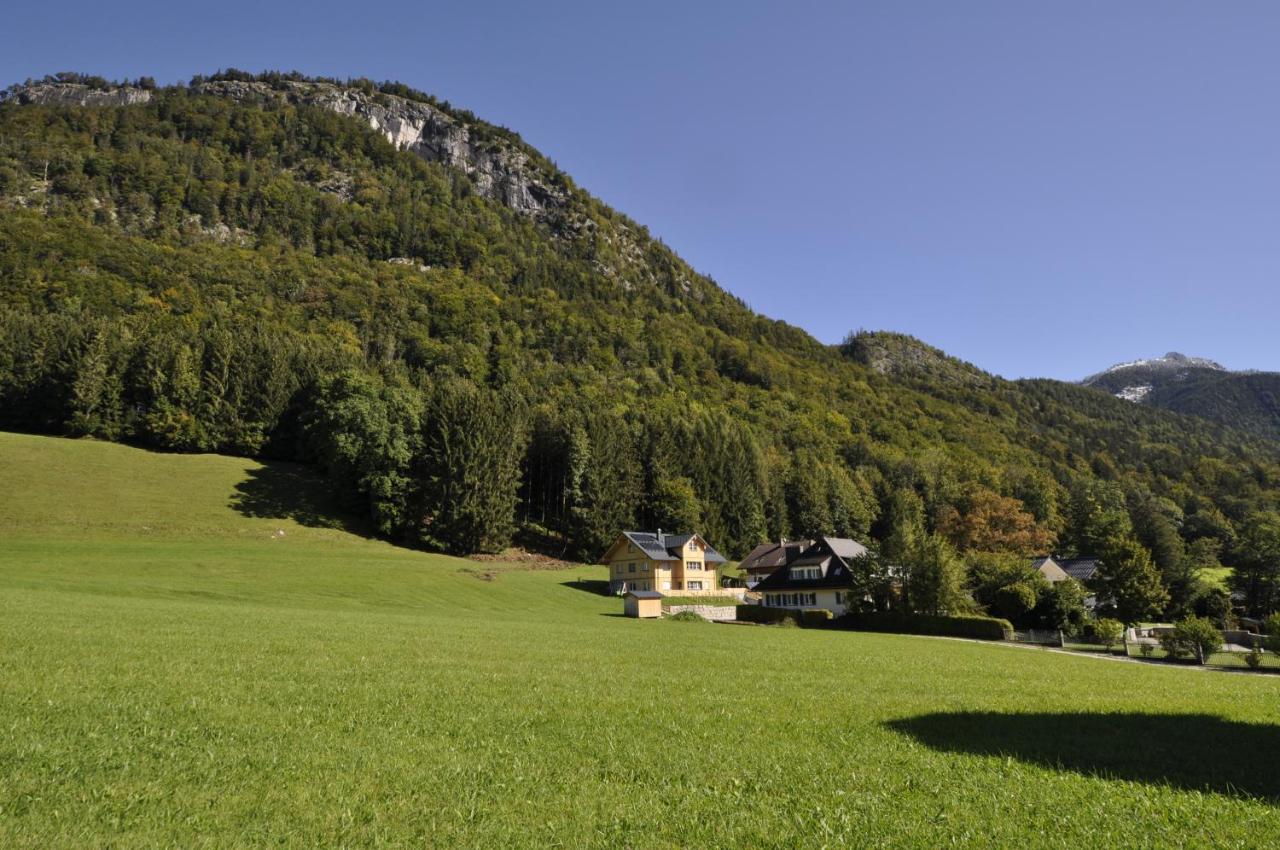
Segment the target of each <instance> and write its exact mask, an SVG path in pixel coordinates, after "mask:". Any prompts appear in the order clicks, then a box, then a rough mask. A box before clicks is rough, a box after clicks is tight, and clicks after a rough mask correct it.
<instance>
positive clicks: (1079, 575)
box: [1054, 557, 1098, 581]
mask: <svg viewBox="0 0 1280 850" xmlns="http://www.w3.org/2000/svg"><path fill="white" fill-rule="evenodd" d="M1054 562H1055V563H1057V565H1058V566H1059V567H1062V571H1063V572H1064V573H1066V574H1067V575H1069V576H1071V577H1072V578H1073V579H1075V580H1076V581H1088V580H1089V579H1091V578H1093V575H1094V573H1096V572H1097V571H1098V559H1097V558H1089V557H1086V558H1055V559H1054Z"/></svg>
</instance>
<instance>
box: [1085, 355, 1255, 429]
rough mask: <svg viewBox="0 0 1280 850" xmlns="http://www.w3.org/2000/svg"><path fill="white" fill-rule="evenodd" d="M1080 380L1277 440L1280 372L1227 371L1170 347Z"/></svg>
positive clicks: (1119, 395)
mask: <svg viewBox="0 0 1280 850" xmlns="http://www.w3.org/2000/svg"><path fill="white" fill-rule="evenodd" d="M1081 383H1082V384H1083V385H1084V386H1087V387H1094V388H1096V389H1101V390H1104V391H1106V392H1109V393H1111V394H1112V395H1114V396H1116V397H1117V398H1120V399H1124V400H1125V401H1130V402H1136V403H1141V404H1146V405H1149V406H1152V407H1159V408H1162V409H1165V410H1172V411H1175V412H1178V413H1185V414H1188V415H1192V416H1199V417H1202V418H1205V419H1209V420H1211V421H1215V422H1220V423H1222V424H1224V425H1229V426H1231V427H1233V428H1242V429H1244V430H1248V431H1252V432H1254V433H1257V434H1260V435H1262V436H1265V437H1268V438H1271V439H1280V373H1276V372H1263V371H1260V370H1256V369H1250V370H1243V371H1236V370H1230V369H1227V368H1226V367H1225V366H1223V365H1222V364H1220V363H1218V362H1216V361H1214V360H1209V359H1207V358H1202V357H1188V356H1186V355H1183V354H1178V353H1177V352H1170V353H1169V354H1166V355H1165V356H1164V357H1156V358H1150V359H1144V360H1133V361H1129V362H1126V363H1118V364H1116V365H1115V366H1111V367H1110V368H1108V369H1104V370H1103V371H1101V372H1098V373H1096V374H1094V375H1090V376H1089V377H1088V378H1085V379H1084V380H1083V381H1081Z"/></svg>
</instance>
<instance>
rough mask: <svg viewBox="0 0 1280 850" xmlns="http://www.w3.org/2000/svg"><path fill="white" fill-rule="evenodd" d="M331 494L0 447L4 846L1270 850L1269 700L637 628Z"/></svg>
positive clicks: (1278, 720)
mask: <svg viewBox="0 0 1280 850" xmlns="http://www.w3.org/2000/svg"><path fill="white" fill-rule="evenodd" d="M314 493H315V489H314V486H313V483H312V481H311V479H310V478H309V477H308V476H306V475H305V474H302V473H300V472H298V471H297V470H296V469H292V468H288V467H269V468H264V467H262V466H260V465H259V464H256V463H252V462H248V461H244V460H237V459H231V458H221V457H210V456H188V457H178V456H163V455H153V454H147V453H144V452H141V451H137V450H133V449H128V448H123V447H119V446H111V445H103V444H98V443H89V442H74V441H66V440H53V439H47V438H36V437H26V436H16V435H0V494H2V495H0V847H5V848H9V847H31V848H50V847H103V846H115V847H136V846H157V847H158V846H166V847H235V846H264V845H271V846H283V847H321V846H323V847H335V846H348V847H356V846H359V847H365V846H387V847H422V846H434V847H520V846H537V847H543V846H560V847H591V846H604V847H651V846H652V847H697V846H725V847H804V848H809V847H822V846H827V847H833V846H855V847H876V846H882V847H904V846H905V847H937V846H956V847H974V848H987V847H1017V848H1025V847H1071V846H1077V847H1146V848H1155V847H1160V848H1166V847H1184V846H1196V847H1200V846H1206V847H1207V846H1220V847H1241V848H1244V847H1263V846H1276V845H1277V844H1280V770H1278V769H1277V767H1276V766H1277V764H1280V677H1272V676H1245V675H1234V674H1225V673H1205V672H1201V671H1197V670H1191V669H1182V668H1177V667H1163V666H1155V665H1140V664H1132V663H1124V662H1111V661H1106V660H1102V659H1096V658H1090V657H1083V656H1081V657H1073V656H1070V655H1066V654H1062V653H1045V652H1031V651H1027V650H1025V649H1019V648H1012V647H1005V646H993V645H983V644H977V643H968V642H961V641H952V640H944V639H931V638H921V637H897V636H891V635H874V634H854V633H840V632H829V631H809V630H802V629H776V628H734V627H730V626H718V625H712V624H708V623H677V622H662V621H637V620H629V619H624V618H621V617H619V616H617V615H618V613H619V612H620V610H621V602H620V601H618V600H616V599H611V598H606V597H601V596H596V595H594V594H592V593H588V592H584V591H583V590H580V589H577V588H576V587H574V583H575V580H576V579H577V578H578V577H579V576H580V575H581V576H584V577H586V578H595V579H604V578H605V574H604V571H603V570H599V569H595V568H581V569H574V570H572V571H566V572H556V571H533V570H531V571H521V570H514V569H510V570H503V569H501V568H498V569H496V570H495V571H494V572H492V573H491V572H490V570H493V567H492V565H489V564H485V565H483V569H482V570H476V569H474V567H476V565H474V564H470V563H469V562H466V561H459V560H455V559H450V558H445V557H439V556H431V555H425V554H420V553H415V552H409V551H405V550H402V549H397V548H394V547H392V546H389V545H386V544H382V543H376V542H371V541H368V540H364V539H362V538H359V537H357V536H354V535H352V534H350V533H348V532H346V531H343V530H341V526H343V525H344V523H342V522H337V521H334V520H333V519H330V518H329V517H331V516H332V515H333V512H332V507H331V506H330V505H328V504H327V503H326V501H325V500H324V499H322V498H318V497H316V496H314ZM286 515H289V516H292V517H293V518H281V517H285V516H286ZM317 524H328V525H330V526H336V527H327V528H317V527H313V526H315V525H317ZM346 525H350V524H349V523H347V524H346ZM281 532H283V534H281Z"/></svg>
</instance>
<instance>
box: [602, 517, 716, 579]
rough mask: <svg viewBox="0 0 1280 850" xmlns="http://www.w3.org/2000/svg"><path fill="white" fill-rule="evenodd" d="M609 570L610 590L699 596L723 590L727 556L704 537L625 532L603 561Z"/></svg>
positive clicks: (619, 536) (660, 530) (606, 553)
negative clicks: (722, 568) (720, 569)
mask: <svg viewBox="0 0 1280 850" xmlns="http://www.w3.org/2000/svg"><path fill="white" fill-rule="evenodd" d="M600 561H601V563H603V564H607V565H608V567H609V590H610V591H611V592H612V593H625V592H627V591H628V590H656V591H658V592H660V593H667V594H677V593H692V594H693V595H697V594H698V593H702V592H705V591H710V590H715V589H717V588H718V587H719V586H720V579H719V574H718V572H717V568H718V567H719V565H720V564H723V563H724V556H723V555H721V554H720V553H719V552H717V551H716V550H715V549H713V548H712V547H711V545H710V544H708V543H707V541H706V540H703V539H702V535H700V534H696V533H695V534H663V533H662V529H658V530H657V531H656V532H652V531H624V532H622V533H621V534H619V535H618V539H617V540H615V541H614V542H613V545H612V546H610V547H609V548H608V550H607V551H606V552H605V553H604V555H603V556H601V558H600Z"/></svg>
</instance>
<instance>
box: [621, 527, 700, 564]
mask: <svg viewBox="0 0 1280 850" xmlns="http://www.w3.org/2000/svg"><path fill="white" fill-rule="evenodd" d="M622 534H623V536H625V537H626V538H627V539H628V540H630V541H631V542H632V543H634V544H635V545H636V546H637V547H638V548H639V549H640V551H641V552H644V554H645V556H646V557H648V558H650V559H652V560H654V561H679V560H680V550H681V549H683V548H684V545H685V544H686V543H688V542H689V541H690V540H691V539H692V538H694V537H696V536H697V535H696V534H664V535H662V537H661V539H659V537H658V535H657V533H656V532H652V531H624V532H622ZM704 542H705V541H704ZM702 555H703V557H702V560H703V561H704V562H705V563H708V564H723V563H724V555H721V554H720V553H719V552H717V551H716V550H715V549H714V548H713V547H712V546H711V544H709V543H708V544H707V547H706V549H705V550H703V553H702Z"/></svg>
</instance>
